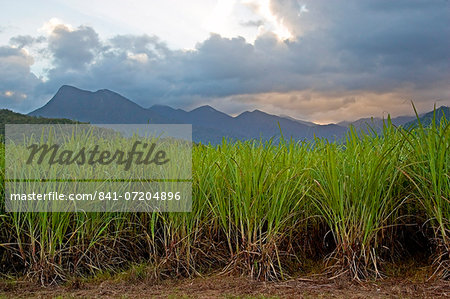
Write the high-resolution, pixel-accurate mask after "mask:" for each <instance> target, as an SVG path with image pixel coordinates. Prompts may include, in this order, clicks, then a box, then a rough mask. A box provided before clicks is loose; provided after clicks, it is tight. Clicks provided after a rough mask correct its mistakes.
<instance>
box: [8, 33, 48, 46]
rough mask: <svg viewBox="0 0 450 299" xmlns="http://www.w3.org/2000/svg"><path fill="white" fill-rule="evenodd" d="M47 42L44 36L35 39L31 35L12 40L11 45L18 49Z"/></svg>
mask: <svg viewBox="0 0 450 299" xmlns="http://www.w3.org/2000/svg"><path fill="white" fill-rule="evenodd" d="M45 41H46V38H45V37H44V36H39V37H36V38H35V37H33V36H31V35H18V36H14V37H12V38H10V40H9V43H10V44H11V45H13V46H16V47H18V48H23V47H26V46H32V45H33V44H39V43H43V42H45Z"/></svg>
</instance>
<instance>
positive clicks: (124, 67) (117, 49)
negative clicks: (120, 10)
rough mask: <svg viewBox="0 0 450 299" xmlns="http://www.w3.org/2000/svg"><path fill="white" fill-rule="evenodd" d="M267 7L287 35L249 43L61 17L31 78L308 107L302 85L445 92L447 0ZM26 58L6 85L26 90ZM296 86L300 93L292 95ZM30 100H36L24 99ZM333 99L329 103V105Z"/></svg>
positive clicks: (160, 98)
mask: <svg viewBox="0 0 450 299" xmlns="http://www.w3.org/2000/svg"><path fill="white" fill-rule="evenodd" d="M271 8H272V11H273V12H274V14H275V15H276V16H277V17H278V19H279V21H281V22H282V23H283V24H284V25H285V26H286V27H287V28H289V30H290V32H291V33H292V34H293V35H294V36H295V38H294V39H292V40H289V41H280V40H279V39H278V38H277V37H276V36H275V35H274V34H272V33H266V34H264V35H262V36H259V37H258V38H257V39H256V41H255V42H254V44H250V43H248V42H246V41H245V40H244V39H243V38H241V37H236V38H224V37H221V36H219V35H211V36H210V37H209V38H208V39H207V40H205V41H203V42H201V43H199V44H197V46H196V48H195V49H194V50H189V51H181V50H171V49H169V48H168V47H167V45H166V44H165V43H164V42H163V41H161V40H160V39H159V38H157V37H154V36H148V35H140V36H136V35H118V36H115V37H113V38H111V39H109V40H101V39H100V38H99V37H98V35H97V33H96V32H95V30H94V28H91V27H88V26H80V27H78V28H76V29H71V28H69V27H67V26H65V25H59V26H57V27H55V29H54V30H53V32H52V33H51V34H50V36H49V37H48V48H47V51H48V53H49V55H50V57H51V58H52V59H53V65H52V67H51V69H50V70H49V71H48V73H47V77H48V80H47V81H46V82H40V84H36V83H33V84H31V86H35V87H36V88H35V90H34V93H33V94H34V95H36V96H37V97H39V96H41V97H42V96H43V95H47V96H48V97H50V95H51V94H53V93H54V92H55V91H56V90H57V89H58V88H59V87H60V86H61V85H62V84H73V85H75V86H78V87H80V88H86V89H91V90H96V89H100V88H109V89H112V90H115V91H117V92H120V93H122V94H124V95H125V96H127V97H129V98H132V99H133V100H136V101H137V102H138V103H139V104H141V105H143V106H150V105H152V104H154V103H165V104H170V105H173V106H181V107H186V106H188V105H192V103H193V102H196V101H198V102H204V101H205V99H211V98H221V97H228V98H232V97H234V98H240V99H242V98H243V97H240V95H245V98H246V99H247V100H246V101H247V102H248V99H252V98H256V97H258V95H260V94H264V93H276V97H271V96H264V97H262V98H263V101H264V103H269V102H270V101H271V99H276V101H280V103H281V101H283V105H286V107H287V106H288V105H291V104H292V105H293V106H292V107H299V108H298V109H305V107H306V106H305V105H306V104H307V107H308V109H313V107H314V105H313V104H314V103H312V104H311V103H310V102H311V101H309V102H308V103H307V101H306V100H304V99H305V98H307V97H308V94H307V92H310V93H311V94H312V93H314V95H316V97H320V99H321V100H320V103H322V104H321V105H317V109H322V108H323V106H325V105H326V104H325V103H326V102H327V100H326V99H327V98H332V97H331V96H328V97H325V96H323V95H325V94H326V95H330V94H331V93H332V92H333V91H339V99H338V100H336V102H335V106H339V105H343V104H342V103H344V102H345V105H347V106H352V105H353V104H355V101H354V100H352V101H351V102H349V101H345V99H348V98H352V99H355V98H357V99H358V101H361V100H360V99H361V98H362V97H361V96H360V97H356V96H355V94H356V93H358V92H361V93H366V94H371V97H370V98H371V99H375V98H376V97H375V96H373V95H374V94H384V96H383V103H389V101H390V100H389V98H388V96H386V94H390V95H394V94H395V96H397V95H400V96H402V94H401V93H399V91H398V90H404V89H409V93H407V95H408V96H409V95H411V91H415V90H416V91H417V90H424V91H429V90H433V93H432V94H433V95H436V94H437V95H439V94H441V95H443V96H447V94H448V92H447V89H448V87H447V86H448V83H449V81H450V74H449V69H450V68H449V67H450V64H449V63H450V55H449V51H448V49H449V48H450V39H449V38H448V37H449V36H450V20H449V17H448V16H449V15H450V11H449V4H448V2H446V1H410V0H408V1H403V0H399V1H346V2H345V3H343V2H337V1H297V0H276V1H272V2H271ZM254 25H255V26H256V25H257V24H256V23H255V24H254ZM34 42H36V40H35V39H33V38H32V37H28V36H21V37H15V38H13V39H11V44H14V45H16V46H17V47H19V48H20V47H24V46H26V45H29V44H31V43H34ZM17 51H19V50H17ZM20 55H24V54H23V53H22V54H20ZM20 55H19V56H20ZM19 56H18V57H19ZM20 57H22V56H20ZM21 59H22V58H21ZM30 63H31V62H30V61H28V64H25V65H26V67H24V68H22V71H19V70H20V69H17V71H14V70H13V71H12V72H17V73H16V77H17V76H18V77H20V78H21V79H20V80H17V81H14V82H10V83H11V84H12V85H14V86H12V85H11V86H12V87H4V89H12V88H13V87H14V88H16V89H17V90H18V91H21V90H25V89H23V88H21V86H20V82H23V84H25V82H26V81H27V80H26V79H25V78H29V77H33V76H34V75H32V73H30V72H29V65H30ZM0 78H4V74H1V77H0ZM36 80H37V79H36V78H35V79H34V81H33V80H31V81H33V82H35V81H36ZM17 82H19V83H17ZM13 83H14V84H13ZM2 84H3V82H2ZM28 86H30V84H28ZM440 91H442V92H441V93H440ZM27 92H29V87H28V89H27ZM295 92H299V93H301V96H293V95H292V93H295ZM24 93H25V91H24ZM283 93H286V94H287V96H286V97H287V98H286V100H283V99H282V98H283ZM346 93H348V94H346ZM418 94H419V93H418ZM424 94H427V95H429V94H430V93H429V92H426V93H424ZM404 95H405V96H406V93H405V94H404ZM292 99H293V100H292ZM416 100H417V99H416ZM418 100H419V101H421V100H423V101H426V100H427V99H425V98H423V99H422V98H419V99H418ZM428 100H430V99H428ZM447 100H448V99H447ZM255 101H257V100H255ZM274 101H275V100H274ZM330 101H331V100H330ZM380 101H381V100H380ZM302 103H305V104H304V105H303V104H302ZM28 105H29V107H30V109H31V108H34V107H35V106H37V105H36V104H33V102H32V101H29V104H28ZM359 105H360V106H361V102H359ZM335 106H334V104H333V105H332V104H331V102H330V107H335ZM352 107H353V106H352ZM286 109H287V108H286ZM333 109H334V108H333ZM308 111H309V110H308Z"/></svg>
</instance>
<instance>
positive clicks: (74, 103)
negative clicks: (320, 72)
mask: <svg viewBox="0 0 450 299" xmlns="http://www.w3.org/2000/svg"><path fill="white" fill-rule="evenodd" d="M29 115H31V116H41V117H47V118H68V119H72V120H77V121H81V122H90V123H98V124H100V123H111V124H112V123H123V124H126V123H159V124H192V138H193V141H195V142H202V143H209V142H210V143H213V144H217V143H220V142H221V140H222V138H223V137H225V138H229V139H232V140H236V139H253V138H257V139H259V138H261V139H263V140H268V139H270V138H275V139H277V138H279V137H280V136H281V134H280V129H281V132H282V134H283V136H284V138H288V139H289V138H293V139H296V140H304V139H312V138H314V136H317V137H320V138H322V137H324V138H328V139H339V138H341V137H342V136H344V134H345V132H346V131H347V128H348V126H349V125H354V126H355V127H357V128H363V129H364V128H365V127H367V124H369V125H371V126H373V127H374V128H375V129H376V130H379V129H380V128H382V124H383V120H382V119H380V118H372V119H360V120H358V121H356V122H351V123H349V122H342V123H339V124H329V125H319V124H315V123H312V122H306V121H302V120H297V119H294V118H291V117H288V116H276V115H272V114H268V113H265V112H263V111H260V110H254V111H245V112H243V113H241V114H239V115H238V116H235V117H233V116H230V115H228V114H226V113H223V112H220V111H218V110H216V109H214V108H213V107H211V106H208V105H206V106H201V107H198V108H196V109H194V110H191V111H185V110H183V109H174V108H172V107H170V106H165V105H153V106H151V107H149V108H144V107H142V106H140V105H138V104H136V103H135V102H133V101H131V100H129V99H127V98H125V97H124V96H122V95H120V94H118V93H116V92H113V91H110V90H107V89H101V90H98V91H95V92H91V91H86V90H81V89H78V88H76V87H73V86H68V85H63V86H62V87H61V88H60V89H59V90H58V92H57V93H56V94H55V95H54V96H53V97H52V99H50V101H49V102H47V103H46V104H45V105H44V106H42V107H41V108H39V109H36V110H34V111H32V112H31V113H29ZM414 119H415V117H409V116H402V117H397V118H394V119H392V122H393V123H394V124H395V125H404V124H406V123H408V122H411V121H413V120H414Z"/></svg>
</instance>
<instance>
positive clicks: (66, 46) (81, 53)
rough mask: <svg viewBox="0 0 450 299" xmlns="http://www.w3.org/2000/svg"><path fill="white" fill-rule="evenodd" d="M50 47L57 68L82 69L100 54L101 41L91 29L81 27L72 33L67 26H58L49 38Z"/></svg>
mask: <svg viewBox="0 0 450 299" xmlns="http://www.w3.org/2000/svg"><path fill="white" fill-rule="evenodd" d="M48 46H49V50H50V51H51V52H52V53H53V57H54V60H55V64H56V67H59V68H66V69H82V68H84V67H85V66H86V65H87V64H89V63H91V62H92V61H93V59H94V57H96V55H97V54H98V49H99V47H100V40H99V37H98V34H97V32H95V30H94V29H93V28H91V27H87V26H80V27H78V28H77V29H76V30H73V31H72V30H70V28H68V27H67V26H65V25H58V26H56V27H55V29H54V30H53V32H52V34H51V35H50V37H49V45H48Z"/></svg>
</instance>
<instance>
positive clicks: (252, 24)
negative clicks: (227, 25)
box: [240, 20, 264, 27]
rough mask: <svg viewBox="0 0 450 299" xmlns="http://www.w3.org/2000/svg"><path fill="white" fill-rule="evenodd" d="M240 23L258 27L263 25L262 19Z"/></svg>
mask: <svg viewBox="0 0 450 299" xmlns="http://www.w3.org/2000/svg"><path fill="white" fill-rule="evenodd" d="M240 25H241V26H244V27H259V26H262V25H264V21H263V20H254V21H246V22H241V23H240Z"/></svg>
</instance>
